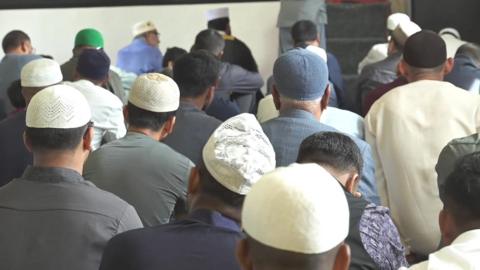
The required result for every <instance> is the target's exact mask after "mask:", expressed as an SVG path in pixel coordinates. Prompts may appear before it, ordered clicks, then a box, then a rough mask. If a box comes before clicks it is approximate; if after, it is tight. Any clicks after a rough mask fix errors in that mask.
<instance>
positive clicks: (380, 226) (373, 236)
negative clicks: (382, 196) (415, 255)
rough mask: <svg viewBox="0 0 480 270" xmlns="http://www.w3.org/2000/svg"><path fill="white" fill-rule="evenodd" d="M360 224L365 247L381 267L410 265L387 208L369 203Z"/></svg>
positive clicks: (392, 267)
mask: <svg viewBox="0 0 480 270" xmlns="http://www.w3.org/2000/svg"><path fill="white" fill-rule="evenodd" d="M359 226H360V227H359V230H360V238H361V239H362V244H363V247H364V248H365V250H366V251H367V253H368V254H369V255H370V257H371V258H372V259H373V261H374V262H375V263H376V264H377V265H378V266H379V269H392V270H393V269H395V270H397V269H399V268H400V267H402V266H408V263H407V260H406V258H405V249H404V247H403V245H402V242H401V240H400V235H399V233H398V230H397V227H395V224H394V223H393V221H392V219H391V217H390V214H389V210H388V209H387V208H385V207H382V206H376V205H374V204H370V205H367V207H366V208H365V211H364V212H363V215H362V217H361V219H360V223H359Z"/></svg>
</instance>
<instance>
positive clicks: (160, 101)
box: [128, 73, 180, 112]
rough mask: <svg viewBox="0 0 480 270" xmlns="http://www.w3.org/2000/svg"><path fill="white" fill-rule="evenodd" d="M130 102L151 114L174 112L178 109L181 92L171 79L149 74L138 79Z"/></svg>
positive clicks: (131, 93)
mask: <svg viewBox="0 0 480 270" xmlns="http://www.w3.org/2000/svg"><path fill="white" fill-rule="evenodd" d="M128 101H129V102H131V103H132V104H133V105H135V106H137V107H139V108H141V109H144V110H147V111H150V112H172V111H176V110H177V109H178V105H179V103H180V90H179V89H178V86H177V84H176V83H175V81H173V79H171V78H170V77H168V76H165V75H163V74H159V73H147V74H143V75H141V76H139V77H137V79H136V80H135V82H134V83H133V86H132V90H131V92H130V96H129V97H128Z"/></svg>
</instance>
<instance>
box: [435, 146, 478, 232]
mask: <svg viewBox="0 0 480 270" xmlns="http://www.w3.org/2000/svg"><path fill="white" fill-rule="evenodd" d="M443 193H444V194H443V196H440V198H441V199H442V201H443V204H444V207H445V208H446V209H449V210H450V212H451V213H452V215H453V216H454V218H455V219H456V221H457V222H459V223H468V222H470V221H480V196H479V195H478V194H480V152H475V153H472V154H469V155H466V156H464V157H463V158H461V159H460V160H459V161H458V162H457V163H456V165H455V169H454V170H453V172H452V173H450V175H449V176H448V177H447V180H446V182H445V188H444V191H443Z"/></svg>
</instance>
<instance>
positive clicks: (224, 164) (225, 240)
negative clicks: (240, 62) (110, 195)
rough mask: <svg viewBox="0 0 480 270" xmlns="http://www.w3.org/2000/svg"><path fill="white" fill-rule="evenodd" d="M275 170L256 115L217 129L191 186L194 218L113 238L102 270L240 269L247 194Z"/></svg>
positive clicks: (233, 120) (195, 171)
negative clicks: (238, 246) (239, 247)
mask: <svg viewBox="0 0 480 270" xmlns="http://www.w3.org/2000/svg"><path fill="white" fill-rule="evenodd" d="M273 169H275V153H274V152H273V147H272V145H271V144H270V142H269V141H268V138H267V137H266V136H265V134H263V131H262V128H261V127H260V125H259V124H258V122H257V120H256V119H255V117H254V116H253V115H250V114H241V115H238V116H235V117H233V118H230V119H228V120H227V121H225V122H224V123H223V124H222V125H221V126H219V127H218V128H217V129H216V130H215V132H214V133H213V134H212V136H211V137H210V139H209V140H208V143H207V145H206V146H205V147H204V148H203V159H202V161H201V162H200V164H199V166H198V167H197V168H195V169H193V170H192V174H191V177H190V182H189V192H188V193H189V196H190V200H189V201H190V203H191V205H190V214H189V215H188V216H187V217H186V218H185V219H184V220H180V221H176V222H174V223H171V224H165V225H161V226H157V227H154V228H146V229H143V230H135V231H131V232H129V233H126V234H122V235H119V236H118V237H115V238H113V239H112V240H111V241H110V243H109V244H108V247H107V249H106V250H105V253H104V255H103V259H102V264H101V267H100V269H101V270H154V269H162V270H194V269H195V270H207V269H208V270H213V269H228V270H235V269H240V268H239V266H238V264H237V262H236V260H235V246H236V243H237V242H238V241H239V240H240V239H241V238H243V233H242V230H241V227H240V219H241V218H240V214H241V209H242V204H243V199H244V197H245V194H247V193H248V192H249V191H250V188H251V187H252V185H253V184H254V183H255V182H257V180H258V179H259V178H260V177H261V176H262V174H264V173H266V172H269V171H271V170H273Z"/></svg>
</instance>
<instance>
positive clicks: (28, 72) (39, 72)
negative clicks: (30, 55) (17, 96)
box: [20, 58, 63, 87]
mask: <svg viewBox="0 0 480 270" xmlns="http://www.w3.org/2000/svg"><path fill="white" fill-rule="evenodd" d="M62 80H63V76H62V71H61V70H60V65H59V64H58V63H57V62H55V61H53V60H51V59H47V58H40V59H36V60H33V61H30V62H28V63H27V64H26V65H25V66H23V68H22V71H21V72H20V83H21V85H22V86H23V87H46V86H50V85H54V84H57V83H59V82H61V81H62Z"/></svg>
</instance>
